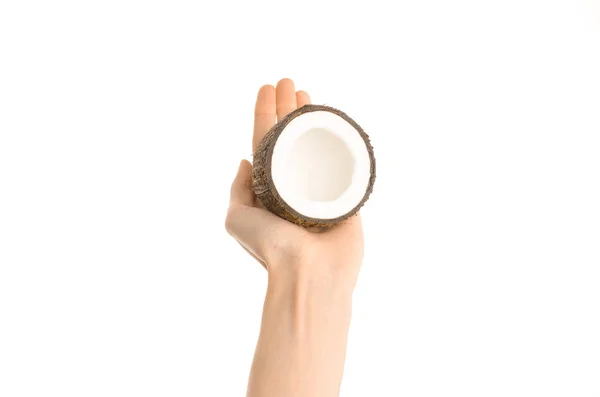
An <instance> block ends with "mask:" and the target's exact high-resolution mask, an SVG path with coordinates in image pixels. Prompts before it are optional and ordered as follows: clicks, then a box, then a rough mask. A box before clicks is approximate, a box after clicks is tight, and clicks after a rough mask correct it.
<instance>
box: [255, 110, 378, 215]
mask: <svg viewBox="0 0 600 397" xmlns="http://www.w3.org/2000/svg"><path fill="white" fill-rule="evenodd" d="M252 179H253V189H254V193H255V194H256V196H257V197H258V198H259V200H260V201H261V202H262V203H263V205H264V206H265V208H266V209H268V210H269V211H271V212H272V213H274V214H276V215H278V216H280V217H281V218H284V219H286V220H288V221H290V222H293V223H295V224H297V225H301V226H304V227H331V226H334V225H336V224H337V223H339V222H341V221H343V220H345V219H347V218H349V217H350V216H353V215H354V214H356V212H357V211H358V210H359V209H360V208H361V207H362V206H363V204H364V203H365V202H366V201H367V199H368V198H369V195H370V194H371V192H372V191H373V184H374V183H375V157H374V154H373V147H372V146H371V143H370V141H369V137H368V135H367V134H366V133H365V132H364V131H363V129H362V128H361V127H360V126H359V125H358V124H357V123H356V122H355V121H354V120H352V119H351V118H350V117H349V116H348V115H346V114H345V113H344V112H342V111H340V110H337V109H334V108H332V107H329V106H322V105H304V106H302V107H301V108H298V109H296V110H294V111H293V112H291V113H290V114H288V115H287V116H286V117H285V118H283V119H282V120H280V121H279V122H278V123H277V124H275V125H274V126H273V128H271V130H270V131H269V132H268V133H267V134H266V135H265V137H264V138H263V140H262V141H261V142H260V144H259V146H258V148H257V150H256V152H255V153H254V161H253V169H252Z"/></svg>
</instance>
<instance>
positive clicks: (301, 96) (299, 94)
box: [296, 90, 310, 108]
mask: <svg viewBox="0 0 600 397" xmlns="http://www.w3.org/2000/svg"><path fill="white" fill-rule="evenodd" d="M296 102H297V105H298V107H299V108H300V107H302V106H304V105H307V104H309V103H310V96H309V95H308V93H307V92H306V91H303V90H299V91H296Z"/></svg>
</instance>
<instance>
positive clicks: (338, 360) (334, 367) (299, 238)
mask: <svg viewBox="0 0 600 397" xmlns="http://www.w3.org/2000/svg"><path fill="white" fill-rule="evenodd" d="M309 103H310V99H309V96H308V94H307V93H306V92H303V91H298V92H296V90H295V86H294V83H293V82H292V81H291V80H289V79H283V80H281V81H280V82H279V83H278V84H277V88H275V87H273V86H271V85H265V86H263V87H262V88H261V89H260V91H259V93H258V98H257V101H256V108H255V121H254V137H253V141H252V142H253V152H254V153H255V159H254V162H255V164H254V169H253V167H252V165H251V164H250V163H249V162H248V161H245V160H243V161H242V162H241V164H240V166H239V170H238V173H237V176H236V177H235V180H234V182H233V185H232V187H231V200H230V206H229V210H228V213H227V218H226V229H227V231H228V232H229V233H230V234H231V235H232V236H233V237H234V238H235V239H236V240H237V241H238V242H239V243H240V244H241V245H242V247H244V248H245V249H246V251H248V253H249V254H250V255H252V256H253V257H254V258H255V259H257V260H258V261H259V262H260V263H261V264H262V265H263V266H264V267H265V268H266V269H267V271H268V277H269V282H268V288H267V296H266V300H265V306H264V311H263V320H262V327H261V333H260V337H259V341H258V345H257V350H256V354H255V359H254V363H253V366H252V372H251V375H250V381H249V387H248V396H250V397H253V396H260V397H268V396H282V395H305V396H308V395H319V396H337V395H338V393H339V386H340V382H341V377H342V372H343V366H344V358H345V351H346V339H347V332H348V326H349V320H350V309H351V297H352V291H353V289H354V286H355V283H356V278H357V276H358V272H359V268H360V264H361V261H362V257H363V233H362V226H361V220H360V215H358V213H357V211H358V209H359V208H360V207H361V206H362V205H363V204H364V202H365V201H366V199H367V198H368V196H369V193H370V191H371V190H372V186H373V182H374V177H375V172H374V170H375V161H374V158H373V151H372V148H371V146H370V143H369V140H368V137H367V136H366V134H364V132H363V131H362V129H360V127H358V125H357V124H356V123H354V121H352V120H351V119H350V118H349V117H348V116H346V115H345V114H344V113H342V112H339V111H337V110H335V109H332V108H327V107H319V106H315V105H309ZM305 105H308V106H305ZM305 114H306V115H308V117H303V115H305ZM286 116H288V117H286ZM276 122H277V124H276ZM274 126H275V127H274ZM265 136H266V137H265ZM277 142H279V144H278V143H277ZM323 150H328V152H324V151H323ZM315 152H316V153H315ZM311 156H312V157H311ZM253 177H254V178H253ZM311 182H312V183H311ZM255 193H256V194H255ZM257 195H258V196H259V197H260V199H259V198H258V197H257ZM261 200H262V201H261ZM263 203H264V204H263ZM265 207H266V208H268V209H269V210H267V209H266V208H265ZM276 214H277V215H276ZM292 222H293V223H292ZM300 225H302V226H300ZM303 226H304V227H303Z"/></svg>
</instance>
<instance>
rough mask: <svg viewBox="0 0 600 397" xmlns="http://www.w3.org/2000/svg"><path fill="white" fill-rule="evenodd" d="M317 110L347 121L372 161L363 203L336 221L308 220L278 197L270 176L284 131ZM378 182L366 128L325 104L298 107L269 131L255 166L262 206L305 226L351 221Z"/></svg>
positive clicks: (253, 167) (256, 156)
mask: <svg viewBox="0 0 600 397" xmlns="http://www.w3.org/2000/svg"><path fill="white" fill-rule="evenodd" d="M315 111H326V112H331V113H334V114H336V115H338V116H340V117H341V118H343V119H344V120H346V121H347V122H348V123H350V125H352V127H354V128H355V129H356V131H357V132H358V133H359V134H360V136H361V137H362V138H363V140H364V141H365V145H366V147H367V150H368V152H369V157H370V159H371V170H370V173H371V177H370V178H369V185H368V187H367V190H366V191H365V195H364V196H363V198H362V200H361V201H360V202H359V203H358V204H357V205H356V207H354V208H353V209H352V210H351V211H349V212H347V213H346V214H344V215H342V216H340V217H338V218H335V219H317V218H311V217H307V216H305V215H302V214H300V213H299V212H297V211H296V210H294V209H293V208H292V207H290V206H289V205H288V204H287V203H286V202H285V201H284V200H283V199H282V198H281V196H279V193H278V192H277V189H276V188H275V185H274V184H273V178H272V176H271V158H272V157H273V148H274V147H275V143H276V142H277V139H278V138H279V135H281V133H282V132H283V130H284V129H285V127H286V126H287V125H288V123H289V122H290V121H292V120H293V119H295V118H296V117H298V116H300V115H302V114H304V113H309V112H315ZM374 183H375V156H374V154H373V147H372V146H371V142H370V140H369V136H368V135H367V134H366V133H365V132H364V131H363V129H362V128H361V127H360V126H359V125H358V124H357V123H356V122H355V121H354V120H352V119H351V118H350V117H348V115H347V114H346V113H344V112H342V111H340V110H337V109H335V108H332V107H329V106H324V105H304V106H302V107H301V108H298V109H296V110H294V111H293V112H291V113H290V114H288V115H287V116H286V117H284V118H283V119H282V120H281V121H279V122H278V123H277V124H275V125H274V126H273V127H272V128H271V129H270V130H269V132H267V134H266V135H265V136H264V138H263V139H262V141H261V142H260V144H259V145H258V148H257V149H256V152H255V153H254V158H253V166H252V185H253V190H254V193H255V194H256V196H257V197H258V199H259V200H260V201H261V202H262V203H263V205H264V206H265V208H267V209H268V210H269V211H271V212H272V213H274V214H275V215H278V216H279V217H281V218H283V219H286V220H288V221H290V222H292V223H295V224H297V225H300V226H303V227H332V226H335V225H336V224H337V223H339V222H341V221H343V220H345V219H348V218H349V217H351V216H353V215H354V214H356V213H357V212H358V210H359V209H360V208H361V207H362V206H363V205H364V204H365V202H366V201H367V200H368V199H369V196H370V194H371V192H372V191H373V185H374Z"/></svg>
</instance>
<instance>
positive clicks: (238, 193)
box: [229, 160, 255, 206]
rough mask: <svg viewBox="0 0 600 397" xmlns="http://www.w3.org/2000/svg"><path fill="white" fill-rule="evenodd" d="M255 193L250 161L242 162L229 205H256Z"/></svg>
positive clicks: (232, 186)
mask: <svg viewBox="0 0 600 397" xmlns="http://www.w3.org/2000/svg"><path fill="white" fill-rule="evenodd" d="M254 197H255V196H254V192H253V191H252V164H250V162H249V161H248V160H242V161H241V162H240V166H239V168H238V172H237V175H236V176H235V179H234V180H233V183H232V184H231V195H230V198H229V205H230V206H232V205H245V206H251V205H253V204H254Z"/></svg>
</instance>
